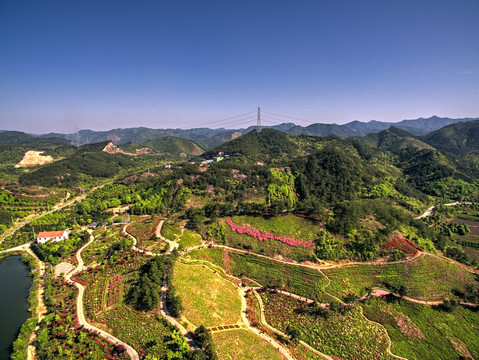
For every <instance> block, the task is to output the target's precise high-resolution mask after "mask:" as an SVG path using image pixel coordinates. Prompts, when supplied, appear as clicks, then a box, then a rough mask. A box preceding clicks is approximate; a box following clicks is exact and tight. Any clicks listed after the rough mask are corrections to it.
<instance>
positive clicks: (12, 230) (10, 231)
mask: <svg viewBox="0 0 479 360" xmlns="http://www.w3.org/2000/svg"><path fill="white" fill-rule="evenodd" d="M111 183H113V180H111V181H108V182H106V183H104V184H102V185H98V186H95V187H94V188H91V189H90V190H89V191H87V192H85V193H84V194H81V195H78V196H77V197H74V198H73V199H71V200H69V201H67V200H68V199H70V193H69V192H67V194H66V196H65V198H64V199H62V200H61V201H60V202H59V203H58V204H55V205H54V206H53V207H52V209H51V210H47V211H43V212H41V213H40V214H37V215H32V216H27V218H26V219H24V220H23V221H22V222H20V223H19V224H16V225H14V226H12V227H10V228H8V229H7V230H6V231H5V232H4V233H3V234H2V235H0V244H1V243H2V242H3V240H5V238H6V237H7V236H9V235H12V234H13V233H15V231H17V230H18V229H21V228H22V227H24V226H25V225H27V224H29V223H31V222H32V221H34V220H36V219H39V218H41V217H42V216H45V215H47V214H52V213H54V212H55V211H58V210H61V209H63V208H65V207H67V206H70V205H72V204H74V203H76V202H78V201H81V200H84V199H85V198H86V197H87V196H88V194H90V193H92V192H93V191H95V190H97V189H100V188H102V187H104V186H105V185H108V184H111Z"/></svg>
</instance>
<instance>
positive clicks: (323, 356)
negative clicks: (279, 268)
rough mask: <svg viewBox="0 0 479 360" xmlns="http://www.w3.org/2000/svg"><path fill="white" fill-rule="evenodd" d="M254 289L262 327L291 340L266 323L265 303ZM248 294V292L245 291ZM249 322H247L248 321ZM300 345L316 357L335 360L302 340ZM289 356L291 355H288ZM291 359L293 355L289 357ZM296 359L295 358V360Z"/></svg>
mask: <svg viewBox="0 0 479 360" xmlns="http://www.w3.org/2000/svg"><path fill="white" fill-rule="evenodd" d="M252 289H253V294H254V296H255V297H256V300H257V301H258V305H259V312H260V322H261V324H262V325H264V326H265V327H267V328H268V329H269V330H271V331H272V332H274V333H276V334H279V335H281V336H284V337H286V338H289V336H288V335H286V334H285V333H283V332H282V331H280V330H278V329H276V328H274V327H272V326H271V325H269V324H268V322H267V321H266V316H265V315H264V303H263V299H262V298H261V296H259V294H258V293H257V292H256V291H254V288H252ZM245 292H246V290H245ZM243 299H244V295H243ZM245 303H246V300H245ZM246 321H247V320H246ZM299 343H300V344H301V345H303V346H304V347H306V348H307V349H308V350H310V351H312V352H313V353H315V354H316V355H318V356H320V357H322V358H323V359H326V360H334V359H333V358H332V357H331V356H329V355H326V354H323V353H322V352H320V351H318V350H316V349H315V348H313V347H311V346H310V345H309V344H308V343H305V342H304V341H303V340H300V341H299ZM288 355H289V353H288ZM289 356H290V357H291V355H289ZM293 359H294V358H293Z"/></svg>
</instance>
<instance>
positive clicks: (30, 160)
mask: <svg viewBox="0 0 479 360" xmlns="http://www.w3.org/2000/svg"><path fill="white" fill-rule="evenodd" d="M42 154H43V151H35V150H29V151H27V152H26V153H25V155H23V159H22V160H21V161H20V162H19V163H18V164H17V165H15V167H16V168H19V167H29V166H37V165H45V164H48V163H51V162H53V158H52V157H51V156H50V155H47V156H43V155H42Z"/></svg>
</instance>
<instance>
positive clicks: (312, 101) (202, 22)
mask: <svg viewBox="0 0 479 360" xmlns="http://www.w3.org/2000/svg"><path fill="white" fill-rule="evenodd" d="M478 16H479V2H477V1H475V0H458V1H456V2H449V1H446V0H440V1H432V0H431V1H429V0H428V1H420V2H417V1H412V0H410V1H403V2H400V3H385V2H384V1H379V0H376V1H371V2H369V3H367V4H365V3H358V2H355V1H352V0H347V1H341V2H334V3H326V2H317V1H300V2H295V3H294V4H293V3H291V2H288V1H277V2H274V6H273V5H270V4H269V3H266V2H255V1H244V2H241V3H229V2H224V1H218V0H216V1H215V0H208V1H204V2H201V3H179V2H174V3H170V2H157V1H143V2H140V3H131V2H126V1H115V2H113V1H105V2H100V3H98V2H93V1H91V0H86V1H83V2H80V3H74V2H69V1H64V2H63V1H62V2H58V1H42V2H36V1H32V0H25V1H23V2H18V1H14V0H5V1H2V2H0V43H1V44H2V51H1V53H0V79H2V80H1V82H0V129H2V130H18V131H24V132H27V133H33V134H46V133H49V132H58V133H73V132H74V131H75V129H76V128H77V127H78V128H79V129H91V130H94V131H106V130H110V129H115V128H130V127H148V128H155V129H159V128H182V129H185V128H198V127H212V128H217V127H225V128H245V127H248V126H251V125H254V124H255V118H256V115H255V111H256V108H257V106H261V108H262V109H265V110H267V111H269V112H271V113H273V114H281V115H284V116H288V117H291V118H294V119H290V120H288V119H287V118H283V117H278V116H274V115H266V114H265V116H264V117H263V124H264V125H274V124H278V123H281V122H294V123H296V124H298V125H301V126H307V125H309V124H311V123H337V124H344V123H348V122H351V121H354V120H359V121H362V122H369V121H371V120H378V121H385V122H399V121H402V120H404V119H417V118H421V117H422V118H429V117H431V116H433V115H437V116H439V117H449V118H465V117H471V118H474V117H477V116H478V115H479V95H478V94H479V42H478V41H477V18H478ZM244 113H248V115H245V116H237V115H238V114H244ZM223 124H224V125H223Z"/></svg>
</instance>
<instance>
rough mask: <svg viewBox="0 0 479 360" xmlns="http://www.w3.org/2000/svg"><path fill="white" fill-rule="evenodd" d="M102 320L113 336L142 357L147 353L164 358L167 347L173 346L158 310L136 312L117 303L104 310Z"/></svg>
mask: <svg viewBox="0 0 479 360" xmlns="http://www.w3.org/2000/svg"><path fill="white" fill-rule="evenodd" d="M104 321H105V324H106V326H107V328H108V329H111V330H112V333H113V335H114V336H116V337H118V338H119V339H121V340H123V341H125V342H127V343H128V344H129V345H131V346H133V347H134V348H135V349H136V350H137V351H138V354H139V355H140V357H142V358H143V357H145V356H147V355H153V356H156V357H158V358H160V359H161V358H166V354H167V349H168V347H169V346H174V342H173V341H172V340H171V339H170V334H171V330H170V328H169V327H168V325H167V324H166V321H165V320H164V319H163V318H162V317H161V315H160V314H159V312H158V313H157V312H156V311H155V312H152V313H144V312H138V311H135V310H133V309H132V308H131V307H129V306H127V305H125V304H118V305H117V306H115V307H113V308H111V309H108V310H106V311H105V314H104ZM139 324H141V326H139Z"/></svg>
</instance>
